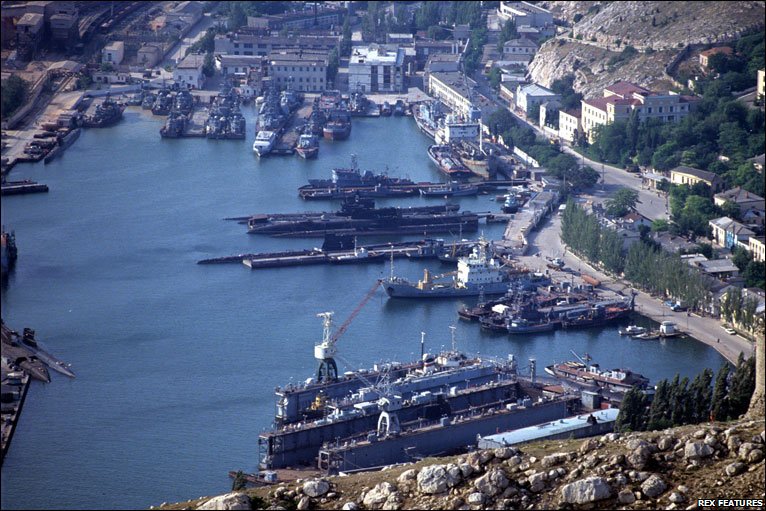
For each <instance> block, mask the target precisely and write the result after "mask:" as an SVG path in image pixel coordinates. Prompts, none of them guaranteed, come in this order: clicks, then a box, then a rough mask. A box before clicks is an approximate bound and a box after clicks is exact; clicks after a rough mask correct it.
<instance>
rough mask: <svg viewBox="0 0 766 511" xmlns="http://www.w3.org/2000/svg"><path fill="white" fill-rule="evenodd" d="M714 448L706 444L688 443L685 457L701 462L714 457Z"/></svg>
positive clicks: (685, 448)
mask: <svg viewBox="0 0 766 511" xmlns="http://www.w3.org/2000/svg"><path fill="white" fill-rule="evenodd" d="M713 452H714V451H713V448H712V447H710V446H709V445H707V444H706V443H704V442H686V446H685V447H684V457H685V458H686V459H688V460H701V459H702V458H707V457H709V456H712V455H713Z"/></svg>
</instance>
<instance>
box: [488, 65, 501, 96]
mask: <svg viewBox="0 0 766 511" xmlns="http://www.w3.org/2000/svg"><path fill="white" fill-rule="evenodd" d="M502 77H503V73H502V72H501V71H500V68H498V67H493V68H492V69H491V70H490V71H489V77H488V78H489V83H490V85H492V88H493V89H495V90H497V88H498V87H500V82H501V80H502V79H503V78H502Z"/></svg>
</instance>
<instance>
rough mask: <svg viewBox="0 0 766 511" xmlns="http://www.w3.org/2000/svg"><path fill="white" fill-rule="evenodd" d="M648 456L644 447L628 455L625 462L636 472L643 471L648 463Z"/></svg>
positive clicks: (646, 448) (647, 449)
mask: <svg viewBox="0 0 766 511" xmlns="http://www.w3.org/2000/svg"><path fill="white" fill-rule="evenodd" d="M649 456H650V453H649V448H648V447H647V446H645V445H644V446H641V447H639V448H638V449H635V450H634V451H632V452H631V453H630V454H628V456H627V461H628V463H629V464H630V466H631V467H633V468H635V469H636V470H643V469H644V468H646V464H647V463H648V462H649Z"/></svg>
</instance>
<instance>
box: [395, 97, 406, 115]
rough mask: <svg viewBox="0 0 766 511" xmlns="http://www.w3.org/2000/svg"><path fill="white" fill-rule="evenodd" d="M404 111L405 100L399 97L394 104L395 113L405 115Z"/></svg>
mask: <svg viewBox="0 0 766 511" xmlns="http://www.w3.org/2000/svg"><path fill="white" fill-rule="evenodd" d="M404 111H405V108H404V101H402V100H401V99H397V100H396V103H395V104H394V115H396V116H401V115H404Z"/></svg>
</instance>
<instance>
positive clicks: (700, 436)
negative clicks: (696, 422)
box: [694, 429, 707, 440]
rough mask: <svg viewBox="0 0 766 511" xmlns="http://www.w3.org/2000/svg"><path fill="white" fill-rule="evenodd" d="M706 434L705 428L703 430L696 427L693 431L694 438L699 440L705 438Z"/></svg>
mask: <svg viewBox="0 0 766 511" xmlns="http://www.w3.org/2000/svg"><path fill="white" fill-rule="evenodd" d="M706 435H707V430H704V429H698V430H697V431H695V432H694V438H696V439H697V440H701V439H703V438H705V436H706Z"/></svg>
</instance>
